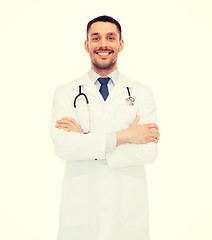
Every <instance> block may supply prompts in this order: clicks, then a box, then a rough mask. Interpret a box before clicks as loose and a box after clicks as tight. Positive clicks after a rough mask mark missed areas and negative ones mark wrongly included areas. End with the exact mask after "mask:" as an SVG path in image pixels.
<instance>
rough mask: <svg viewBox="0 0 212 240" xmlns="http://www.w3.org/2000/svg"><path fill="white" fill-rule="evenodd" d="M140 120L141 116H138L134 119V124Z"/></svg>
mask: <svg viewBox="0 0 212 240" xmlns="http://www.w3.org/2000/svg"><path fill="white" fill-rule="evenodd" d="M139 121H140V116H136V118H135V119H134V121H133V122H132V124H138V123H139Z"/></svg>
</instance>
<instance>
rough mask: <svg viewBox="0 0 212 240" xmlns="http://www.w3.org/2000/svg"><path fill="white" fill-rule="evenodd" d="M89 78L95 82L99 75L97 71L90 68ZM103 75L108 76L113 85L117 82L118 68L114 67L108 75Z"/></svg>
mask: <svg viewBox="0 0 212 240" xmlns="http://www.w3.org/2000/svg"><path fill="white" fill-rule="evenodd" d="M88 75H89V78H90V80H91V81H92V82H93V83H94V84H95V82H96V81H97V79H98V78H99V77H101V76H100V75H99V74H98V73H96V72H95V71H94V70H93V69H92V68H90V70H89V72H88ZM105 77H109V78H110V79H111V81H112V83H113V84H114V85H116V84H117V82H118V78H119V70H118V69H116V70H115V71H113V72H112V73H110V74H109V75H108V76H105Z"/></svg>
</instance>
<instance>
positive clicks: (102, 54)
mask: <svg viewBox="0 0 212 240" xmlns="http://www.w3.org/2000/svg"><path fill="white" fill-rule="evenodd" d="M98 55H101V56H106V55H109V53H98Z"/></svg>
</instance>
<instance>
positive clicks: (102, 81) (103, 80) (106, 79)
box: [98, 77, 110, 85]
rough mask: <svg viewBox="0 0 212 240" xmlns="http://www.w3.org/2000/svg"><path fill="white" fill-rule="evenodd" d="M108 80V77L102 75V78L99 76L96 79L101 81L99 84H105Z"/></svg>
mask: <svg viewBox="0 0 212 240" xmlns="http://www.w3.org/2000/svg"><path fill="white" fill-rule="evenodd" d="M109 80H110V78H109V77H104V78H102V77H100V78H98V81H99V82H100V83H101V85H107V84H108V82H109Z"/></svg>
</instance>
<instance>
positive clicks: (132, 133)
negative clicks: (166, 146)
mask: <svg viewBox="0 0 212 240" xmlns="http://www.w3.org/2000/svg"><path fill="white" fill-rule="evenodd" d="M139 120H140V117H139V116H137V117H136V118H135V120H134V121H133V122H132V123H131V124H130V125H129V127H128V128H127V129H123V130H120V131H118V132H116V139H117V144H116V145H117V146H118V145H120V144H124V143H135V144H145V143H149V142H155V143H158V141H159V137H160V133H159V131H158V129H159V127H158V125H157V124H155V123H149V124H138V122H139Z"/></svg>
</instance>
